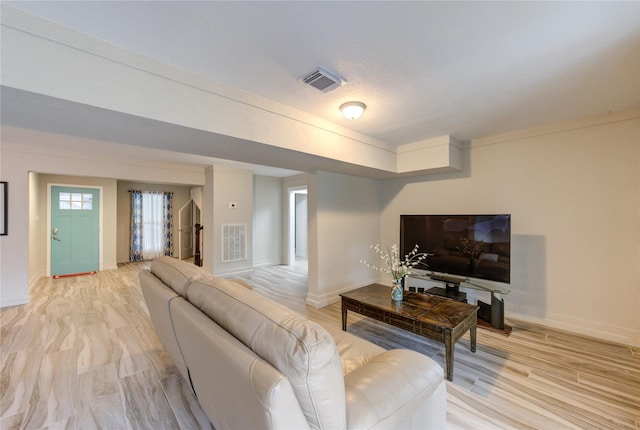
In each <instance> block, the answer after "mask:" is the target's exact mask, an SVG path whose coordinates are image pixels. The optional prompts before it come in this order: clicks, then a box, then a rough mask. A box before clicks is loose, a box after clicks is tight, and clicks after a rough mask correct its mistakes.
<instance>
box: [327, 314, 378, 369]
mask: <svg viewBox="0 0 640 430" xmlns="http://www.w3.org/2000/svg"><path fill="white" fill-rule="evenodd" d="M323 327H324V328H325V330H327V331H328V332H329V334H330V335H331V337H332V338H333V341H334V342H335V344H336V347H337V348H338V353H339V354H340V362H341V363H342V370H343V372H344V374H345V375H346V374H347V373H351V372H352V371H354V370H355V369H357V368H359V367H361V366H362V365H363V364H365V363H367V362H368V361H369V360H371V359H372V358H373V357H375V356H377V355H380V354H382V353H383V352H385V351H386V350H385V349H384V348H382V347H380V346H378V345H376V344H374V343H371V342H369V341H367V340H364V339H361V338H359V337H357V336H355V335H353V334H351V333H347V332H346V331H343V330H342V329H339V328H337V327H332V326H329V325H323Z"/></svg>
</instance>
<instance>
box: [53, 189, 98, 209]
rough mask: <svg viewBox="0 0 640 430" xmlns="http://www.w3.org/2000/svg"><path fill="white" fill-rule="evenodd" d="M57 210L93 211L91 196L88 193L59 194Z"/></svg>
mask: <svg viewBox="0 0 640 430" xmlns="http://www.w3.org/2000/svg"><path fill="white" fill-rule="evenodd" d="M58 208H59V209H62V210H65V209H69V210H85V211H90V210H92V209H93V194H90V193H59V194H58Z"/></svg>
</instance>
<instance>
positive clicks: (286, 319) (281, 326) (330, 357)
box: [140, 257, 446, 430]
mask: <svg viewBox="0 0 640 430" xmlns="http://www.w3.org/2000/svg"><path fill="white" fill-rule="evenodd" d="M140 285H141V287H142V292H143V295H144V297H145V300H146V303H147V306H148V308H149V311H150V314H151V320H152V322H153V325H154V327H155V329H156V331H157V333H158V336H159V337H160V339H161V341H162V343H163V345H164V346H165V348H166V350H167V352H168V353H169V355H170V356H171V358H172V359H173V361H174V362H175V364H176V366H177V368H178V369H179V371H180V373H181V374H182V376H183V377H184V378H185V380H187V381H190V384H191V387H192V389H193V391H194V393H195V395H196V396H197V399H198V402H199V403H200V405H201V406H202V409H203V410H204V411H205V413H206V414H207V416H208V417H209V419H210V420H211V423H212V424H213V425H214V426H215V428H216V429H217V430H224V429H238V430H245V429H251V430H256V429H383V428H388V429H442V428H444V427H445V421H446V418H445V416H446V411H445V409H446V385H445V382H444V378H443V371H442V368H441V367H440V366H439V365H438V364H437V363H435V362H434V361H433V360H431V359H430V358H428V357H426V356H424V355H422V354H420V353H417V352H414V351H410V350H401V349H397V350H390V351H386V350H384V349H383V348H380V347H379V346H377V345H374V344H372V343H370V342H368V341H365V340H363V339H360V338H358V337H356V336H353V335H351V334H349V333H346V332H343V331H341V330H340V329H337V328H336V329H332V328H328V329H327V328H323V327H321V326H320V325H318V324H316V323H314V322H312V321H310V320H308V319H307V318H305V317H304V316H302V315H300V314H297V313H295V312H293V311H291V310H289V309H288V308H285V307H283V306H280V305H278V304H277V303H274V302H272V301H270V300H268V299H267V298H265V297H263V296H261V295H259V294H257V293H255V292H253V291H251V290H250V289H249V288H246V287H245V286H243V285H240V284H238V283H235V282H232V281H229V280H226V279H222V278H216V277H213V276H212V275H210V274H208V273H207V272H205V271H204V270H202V269H200V268H198V267H196V266H194V265H192V264H188V263H185V262H181V261H178V260H176V259H173V258H169V257H160V258H158V259H156V260H154V261H153V262H152V263H151V270H150V271H143V272H141V273H140Z"/></svg>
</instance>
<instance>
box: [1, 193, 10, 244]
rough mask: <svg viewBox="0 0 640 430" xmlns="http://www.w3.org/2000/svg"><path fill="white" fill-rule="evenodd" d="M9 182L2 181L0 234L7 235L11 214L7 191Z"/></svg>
mask: <svg viewBox="0 0 640 430" xmlns="http://www.w3.org/2000/svg"><path fill="white" fill-rule="evenodd" d="M7 187H8V185H7V183H6V182H0V236H6V235H7V234H8V225H9V219H8V218H9V214H8V207H7V206H8V203H9V198H8V197H9V196H8V192H7Z"/></svg>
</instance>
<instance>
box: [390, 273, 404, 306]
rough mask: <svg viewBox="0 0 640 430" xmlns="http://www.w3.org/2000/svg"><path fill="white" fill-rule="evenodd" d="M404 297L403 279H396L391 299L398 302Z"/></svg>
mask: <svg viewBox="0 0 640 430" xmlns="http://www.w3.org/2000/svg"><path fill="white" fill-rule="evenodd" d="M403 297H404V288H403V287H402V279H398V280H394V281H393V286H392V287H391V300H394V301H396V302H400V301H402V298H403Z"/></svg>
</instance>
